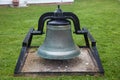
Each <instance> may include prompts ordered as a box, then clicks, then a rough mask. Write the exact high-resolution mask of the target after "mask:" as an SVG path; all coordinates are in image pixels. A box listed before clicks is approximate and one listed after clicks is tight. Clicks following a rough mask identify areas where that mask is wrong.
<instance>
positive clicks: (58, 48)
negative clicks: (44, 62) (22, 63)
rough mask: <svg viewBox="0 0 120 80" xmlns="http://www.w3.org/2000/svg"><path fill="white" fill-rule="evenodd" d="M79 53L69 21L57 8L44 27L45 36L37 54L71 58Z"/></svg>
mask: <svg viewBox="0 0 120 80" xmlns="http://www.w3.org/2000/svg"><path fill="white" fill-rule="evenodd" d="M79 54H80V50H79V47H78V46H77V45H76V44H75V43H74V41H73V38H72V31H71V22H70V21H69V20H68V19H67V18H66V17H65V16H64V15H63V12H62V10H61V9H60V8H59V7H58V9H57V10H56V11H55V12H54V15H53V16H51V17H49V21H47V27H46V37H45V40H44V42H43V44H42V45H41V46H40V47H39V48H38V55H39V56H40V57H42V58H45V59H55V60H64V59H71V58H74V57H76V56H78V55H79Z"/></svg>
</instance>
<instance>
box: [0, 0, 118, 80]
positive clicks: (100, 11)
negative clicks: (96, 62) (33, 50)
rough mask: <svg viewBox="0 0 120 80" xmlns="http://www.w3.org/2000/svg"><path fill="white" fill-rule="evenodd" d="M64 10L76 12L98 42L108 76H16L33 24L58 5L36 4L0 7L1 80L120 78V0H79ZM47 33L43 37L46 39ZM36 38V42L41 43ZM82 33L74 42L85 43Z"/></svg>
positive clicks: (64, 6) (34, 42) (112, 79)
mask: <svg viewBox="0 0 120 80" xmlns="http://www.w3.org/2000/svg"><path fill="white" fill-rule="evenodd" d="M61 7H62V9H63V11H71V12H74V13H75V14H76V15H77V16H78V17H79V19H80V22H81V27H86V28H87V29H88V30H89V31H90V32H91V34H92V35H93V36H94V38H95V40H96V41H97V48H98V51H99V55H100V58H101V61H102V65H103V67H104V70H105V74H104V76H74V75H73V76H64V75H63V76H58V77H53V76H52V77H46V78H44V77H42V78H41V77H37V78H32V77H14V76H13V74H14V68H15V65H16V62H17V59H18V57H19V54H20V49H21V47H22V41H23V39H24V37H25V35H26V33H27V32H28V31H29V29H30V28H31V27H34V28H35V29H37V25H38V19H39V17H40V15H41V14H43V13H45V12H50V11H54V10H55V9H56V5H45V6H43V5H42V6H41V5H32V6H29V7H25V8H10V7H2V6H0V80H12V79H13V80H26V79H27V80H119V79H120V0H75V2H74V3H73V4H71V5H62V6H61ZM44 37H45V36H44V35H43V36H41V37H40V39H41V38H42V41H43V40H44ZM40 39H39V37H35V38H34V40H33V43H32V44H33V45H39V44H41V43H42V42H40ZM80 40H82V39H80V38H79V37H78V36H76V35H74V41H75V42H76V43H79V44H81V43H80V42H83V41H80Z"/></svg>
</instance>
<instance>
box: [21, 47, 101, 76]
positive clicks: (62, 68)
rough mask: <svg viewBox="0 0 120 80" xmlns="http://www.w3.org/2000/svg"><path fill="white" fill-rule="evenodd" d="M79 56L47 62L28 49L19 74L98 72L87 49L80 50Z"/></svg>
mask: <svg viewBox="0 0 120 80" xmlns="http://www.w3.org/2000/svg"><path fill="white" fill-rule="evenodd" d="M80 51H81V54H80V55H79V56H78V57H76V58H74V59H70V60H47V59H43V58H41V57H39V56H38V55H37V49H36V48H30V49H29V50H28V55H27V58H26V60H25V63H24V66H23V67H22V70H21V72H23V73H24V72H26V73H34V74H37V75H38V74H40V73H45V74H46V75H47V73H49V74H50V73H52V74H53V73H54V74H55V73H62V74H63V75H64V73H87V72H99V69H98V65H97V64H96V61H95V59H94V58H93V56H92V54H91V52H90V50H89V48H80Z"/></svg>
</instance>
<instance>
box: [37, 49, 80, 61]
mask: <svg viewBox="0 0 120 80" xmlns="http://www.w3.org/2000/svg"><path fill="white" fill-rule="evenodd" d="M80 53H81V52H80V50H79V49H75V50H71V51H64V52H57V51H56V52H52V51H47V50H44V49H40V48H38V51H37V54H38V56H39V57H41V58H44V59H51V60H66V59H73V58H75V57H77V56H79V55H80Z"/></svg>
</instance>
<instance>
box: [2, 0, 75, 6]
mask: <svg viewBox="0 0 120 80" xmlns="http://www.w3.org/2000/svg"><path fill="white" fill-rule="evenodd" d="M13 1H14V0H0V5H13ZM18 1H19V6H26V5H27V4H43V3H66V2H67V3H69V2H73V1H74V0H18Z"/></svg>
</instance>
